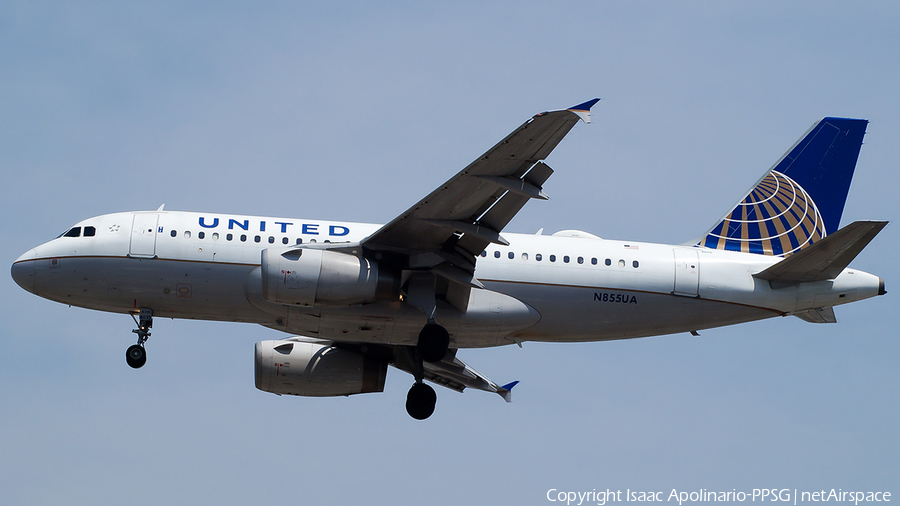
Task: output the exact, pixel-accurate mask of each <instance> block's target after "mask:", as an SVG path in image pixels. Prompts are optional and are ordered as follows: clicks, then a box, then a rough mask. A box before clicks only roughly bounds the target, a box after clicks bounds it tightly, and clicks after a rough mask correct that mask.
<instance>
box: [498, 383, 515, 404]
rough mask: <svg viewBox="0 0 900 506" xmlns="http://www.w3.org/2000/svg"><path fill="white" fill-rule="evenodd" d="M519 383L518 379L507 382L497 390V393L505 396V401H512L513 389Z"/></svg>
mask: <svg viewBox="0 0 900 506" xmlns="http://www.w3.org/2000/svg"><path fill="white" fill-rule="evenodd" d="M518 384H519V381H518V380H516V381H513V382H512V383H507V384H505V385H503V386H502V387H500V389H499V390H498V391H497V393H498V394H500V396H501V397H503V400H504V401H506V402H512V389H513V387H514V386H516V385H518Z"/></svg>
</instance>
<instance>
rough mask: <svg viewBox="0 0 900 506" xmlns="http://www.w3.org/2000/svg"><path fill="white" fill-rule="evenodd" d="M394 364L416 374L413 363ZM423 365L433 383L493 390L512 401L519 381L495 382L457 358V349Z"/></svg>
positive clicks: (461, 387)
mask: <svg viewBox="0 0 900 506" xmlns="http://www.w3.org/2000/svg"><path fill="white" fill-rule="evenodd" d="M392 365H393V366H394V367H396V368H397V369H400V370H401V371H406V372H408V373H410V374H414V372H413V370H412V367H411V364H409V363H407V362H404V361H395V362H394V363H392ZM422 365H423V366H424V368H425V371H424V378H425V379H427V380H428V381H431V382H432V383H435V384H437V385H441V386H444V387H447V388H449V389H451V390H456V391H457V392H462V391H463V390H465V389H466V388H474V389H476V390H482V391H484V392H493V393H495V394H497V395H499V396H500V397H503V399H504V400H505V401H506V402H512V388H513V387H514V386H516V385H517V384H518V383H519V382H518V381H513V382H512V383H507V384H506V385H502V386H501V385H498V384H497V383H494V382H493V381H491V379H490V378H488V377H487V376H485V375H483V374H481V373H480V372H478V371H476V370H475V369H472V368H471V367H469V366H468V365H466V363H465V362H463V361H462V360H460V359H458V358H456V351H455V350H453V351H451V352H450V353H447V356H446V357H444V359H443V360H441V361H440V362H424V363H423V364H422Z"/></svg>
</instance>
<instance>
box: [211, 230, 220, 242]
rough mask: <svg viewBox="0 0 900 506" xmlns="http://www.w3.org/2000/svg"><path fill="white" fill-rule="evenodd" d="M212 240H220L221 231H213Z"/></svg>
mask: <svg viewBox="0 0 900 506" xmlns="http://www.w3.org/2000/svg"><path fill="white" fill-rule="evenodd" d="M212 240H213V241H218V240H219V233H218V232H213V235H212Z"/></svg>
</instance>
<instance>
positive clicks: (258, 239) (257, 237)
mask: <svg viewBox="0 0 900 506" xmlns="http://www.w3.org/2000/svg"><path fill="white" fill-rule="evenodd" d="M261 240H262V238H261V237H260V236H258V235H257V236H255V237H253V242H259V241H261Z"/></svg>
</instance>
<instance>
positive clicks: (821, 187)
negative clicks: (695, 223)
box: [696, 118, 868, 256]
mask: <svg viewBox="0 0 900 506" xmlns="http://www.w3.org/2000/svg"><path fill="white" fill-rule="evenodd" d="M867 124H868V121H867V120H864V119H849V118H824V119H822V120H821V121H819V122H817V123H815V124H814V125H813V126H812V128H810V129H809V131H807V132H806V134H805V135H804V136H803V137H802V138H801V139H800V140H799V141H797V143H796V144H794V146H793V147H791V149H789V150H788V152H787V153H785V154H784V155H783V156H782V157H781V159H780V160H778V163H776V164H775V166H774V167H772V168H771V169H770V170H769V171H768V172H766V174H765V175H764V176H763V177H762V179H760V180H759V181H758V182H757V184H756V185H754V187H753V188H752V189H751V190H750V191H749V192H748V193H747V195H746V196H745V197H744V198H743V199H741V200H740V201H739V202H738V203H737V204H736V205H735V206H734V208H732V210H731V211H729V212H728V214H726V215H725V216H724V217H722V219H721V220H720V221H719V223H717V224H716V225H715V226H714V227H712V228H711V229H710V230H709V232H707V233H706V235H705V236H704V237H703V238H702V239H700V241H699V242H697V244H696V245H697V246H704V247H707V248H714V249H723V250H730V251H743V252H746V253H758V254H761V255H778V256H787V255H790V254H792V253H795V252H797V251H799V250H801V249H803V248H804V247H806V246H808V245H810V244H812V243H814V242H816V241H818V240H820V239H822V238H824V237H825V236H827V235H828V234H830V233H833V232H835V231H836V230H837V229H838V228H839V226H840V221H841V215H842V214H843V212H844V203H845V202H846V201H847V193H848V192H849V191H850V181H851V180H852V179H853V171H854V170H855V168H856V161H857V159H858V158H859V149H860V147H861V146H862V140H863V136H864V135H865V133H866V125H867Z"/></svg>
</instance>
